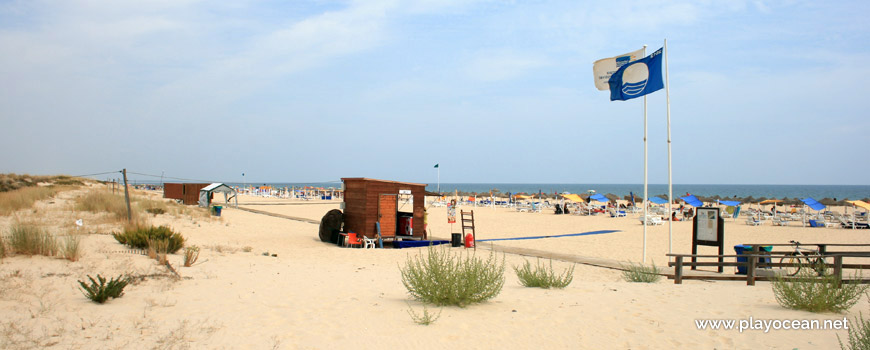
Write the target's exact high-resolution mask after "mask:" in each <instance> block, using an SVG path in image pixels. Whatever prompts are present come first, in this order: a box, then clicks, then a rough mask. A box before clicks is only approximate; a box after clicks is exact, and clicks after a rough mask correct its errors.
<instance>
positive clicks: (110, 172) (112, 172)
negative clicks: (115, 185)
mask: <svg viewBox="0 0 870 350" xmlns="http://www.w3.org/2000/svg"><path fill="white" fill-rule="evenodd" d="M120 172H121V171H120V170H118V171H107V172H105V173H96V174H87V175H73V177H87V176H97V175H106V174H114V173H120Z"/></svg>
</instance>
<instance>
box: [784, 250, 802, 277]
mask: <svg viewBox="0 0 870 350" xmlns="http://www.w3.org/2000/svg"><path fill="white" fill-rule="evenodd" d="M779 262H780V263H783V264H788V266H783V267H782V269H783V270H785V274H786V275H789V276H794V275H797V274H798V272H800V271H801V266H803V265H805V264H806V261H804V259H803V258H801V257H800V256H798V255H792V256H787V257H784V258H782V259H779Z"/></svg>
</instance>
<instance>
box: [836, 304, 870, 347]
mask: <svg viewBox="0 0 870 350" xmlns="http://www.w3.org/2000/svg"><path fill="white" fill-rule="evenodd" d="M837 342H839V343H840V349H849V350H859V349H860V350H867V349H870V321H867V320H864V315H862V314H861V313H858V318H856V319H854V320H853V321H852V325H851V326H850V327H849V339H848V343H846V344H845V345H844V344H843V340H842V339H840V336H839V335H837Z"/></svg>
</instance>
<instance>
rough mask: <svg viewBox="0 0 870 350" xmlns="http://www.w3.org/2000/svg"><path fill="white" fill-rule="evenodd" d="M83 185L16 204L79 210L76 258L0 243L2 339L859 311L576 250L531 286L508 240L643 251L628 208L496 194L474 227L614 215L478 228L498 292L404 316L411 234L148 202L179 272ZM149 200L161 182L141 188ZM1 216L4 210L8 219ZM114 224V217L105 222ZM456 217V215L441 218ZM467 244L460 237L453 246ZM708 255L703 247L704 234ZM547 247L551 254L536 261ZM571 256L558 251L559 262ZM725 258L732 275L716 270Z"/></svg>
mask: <svg viewBox="0 0 870 350" xmlns="http://www.w3.org/2000/svg"><path fill="white" fill-rule="evenodd" d="M75 195H77V192H75V191H73V192H62V193H61V194H60V195H59V197H58V198H55V199H52V200H50V201H43V202H39V203H37V206H36V207H35V209H34V210H27V211H22V212H20V213H17V214H16V215H15V217H18V218H19V219H26V218H28V217H37V216H39V217H42V216H40V215H43V216H44V215H48V216H49V217H52V218H54V219H53V221H52V222H47V223H46V224H47V225H48V226H50V227H52V230H54V231H56V232H66V231H64V230H69V229H70V227H72V222H74V221H75V220H77V219H80V218H81V219H83V221H84V225H83V227H82V228H81V231H82V232H81V234H82V237H83V238H82V256H81V259H79V260H78V261H75V262H70V261H67V260H63V259H59V258H48V257H42V256H33V257H28V256H20V255H16V256H11V257H6V258H4V259H3V260H2V262H0V288H2V289H0V290H2V293H0V310H2V311H0V319H2V320H3V321H2V324H0V327H2V334H0V345H2V347H3V348H10V349H18V348H22V349H24V348H52V349H94V348H106V349H122V348H131V347H132V348H155V349H164V348H168V349H183V348H190V349H335V348H339V349H384V348H422V349H443V348H461V349H465V348H473V349H501V348H509V349H526V348H544V349H602V348H605V349H606V348H615V349H662V348H687V349H699V348H702V349H712V348H718V349H759V348H769V349H795V348H799V349H832V348H838V342H837V336H838V335H839V336H840V337H841V338H843V337H845V336H846V334H847V333H846V331H845V330H839V331H837V330H782V329H780V330H769V331H768V332H765V331H764V330H744V331H743V332H739V331H738V330H736V329H733V330H709V329H707V330H699V329H698V328H697V327H696V320H707V319H712V320H715V319H723V320H737V321H739V320H748V319H750V318H751V319H753V320H758V319H763V320H784V321H785V320H788V321H791V320H820V321H824V320H842V319H843V318H848V319H852V318H854V317H856V316H857V315H858V313H859V312H861V311H866V310H867V309H868V306H870V305H868V302H867V300H866V298H865V299H862V300H861V301H860V302H859V303H858V304H857V305H855V306H854V307H853V308H851V309H850V310H849V311H848V312H845V313H821V314H816V313H809V312H803V311H795V310H789V309H785V308H783V307H781V306H779V305H778V304H777V302H776V300H775V299H774V295H773V292H772V290H771V286H770V283H769V282H759V283H758V284H757V285H756V286H751V287H750V286H746V284H745V282H730V281H717V282H710V281H686V282H685V283H684V284H682V285H674V284H673V281H670V280H667V279H664V280H662V281H660V282H658V283H654V284H642V283H628V282H625V281H623V280H622V278H621V272H620V271H618V270H614V269H610V268H601V267H595V266H590V265H586V264H576V270H575V274H574V276H575V277H574V281H573V283H572V284H571V285H569V286H568V287H567V288H565V289H561V290H560V289H555V290H545V289H538V288H526V287H523V286H521V285H520V284H519V282H518V279H517V277H516V275H515V273H514V272H513V266H517V265H520V264H522V263H523V262H524V261H526V260H528V261H532V262H533V263H534V260H535V259H536V258H534V257H531V256H523V255H518V254H514V253H504V252H502V250H505V249H507V250H510V249H527V250H530V251H533V252H535V254H538V255H539V256H543V257H544V258H547V257H548V256H552V255H557V254H558V255H572V256H575V257H577V259H578V260H582V259H584V258H594V259H604V260H607V261H613V262H615V263H617V264H618V263H628V262H630V261H633V262H638V261H640V259H641V249H642V230H643V226H641V224H640V223H639V221H638V220H637V215H629V216H628V217H625V218H610V217H608V216H605V215H599V216H573V215H558V216H557V215H554V214H553V213H552V212H549V211H545V212H543V213H521V212H517V211H515V210H512V209H506V208H484V207H479V208H463V209H466V210H468V209H473V210H474V212H475V219H476V224H477V236H478V239H479V240H482V239H492V238H510V237H524V236H538V235H560V234H570V233H581V232H589V231H596V230H616V232H613V233H607V234H601V235H592V236H571V237H562V238H547V239H536V240H522V241H498V242H493V243H486V242H480V243H479V245H478V250H477V253H476V254H477V255H479V256H480V255H482V256H486V255H487V254H490V253H491V251H495V252H496V254H498V256H499V257H504V260H505V264H506V266H507V268H506V271H505V278H506V282H505V286H504V288H503V290H502V292H501V294H499V295H498V296H497V297H495V298H494V299H492V300H490V301H488V302H484V303H482V304H475V305H471V306H468V307H466V308H458V307H443V308H437V307H433V306H429V307H428V308H429V309H430V310H435V311H436V312H437V311H438V310H439V309H440V312H441V316H440V318H439V319H438V320H437V321H436V322H434V323H433V324H431V325H428V326H422V325H418V324H416V323H415V322H414V321H413V320H412V319H411V317H410V316H409V314H408V310H409V309H412V310H414V311H415V312H417V313H420V312H422V310H423V304H421V303H420V302H417V301H414V300H412V299H411V297H410V296H409V295H408V293H407V291H406V289H405V288H404V287H403V285H402V282H401V276H400V272H399V269H400V267H401V266H404V265H405V263H406V261H407V259H408V258H409V257H413V256H416V255H419V254H425V253H426V250H425V249H424V248H413V249H374V250H371V249H369V250H365V249H344V248H339V247H336V246H335V245H331V244H327V243H323V242H321V241H320V240H319V239H318V237H317V232H318V231H317V230H318V225H316V224H312V223H309V222H303V221H297V220H289V219H285V218H280V217H274V216H268V215H263V214H259V213H253V212H249V211H245V210H242V209H244V208H249V209H255V210H258V211H265V212H270V213H275V214H280V215H285V216H293V217H300V218H307V219H311V220H320V218H321V217H322V216H323V215H324V214H325V213H326V212H327V211H328V210H330V209H337V208H339V201H319V200H313V201H298V200H286V199H276V198H263V197H251V196H240V198H239V205H240V207H241V208H238V209H237V208H231V207H225V208H224V210H223V213H222V216H220V217H204V216H192V215H190V216H181V217H178V216H173V215H169V214H161V215H154V216H152V217H150V218H149V220H150V222H151V223H152V224H154V225H168V226H170V227H172V228H173V229H174V230H176V231H178V232H180V233H181V234H183V235H184V236H185V237H186V238H187V244H188V245H197V246H199V247H201V248H202V253H201V255H200V258H199V261H198V262H197V263H196V264H194V265H193V266H192V267H182V257H181V256H180V255H178V254H175V255H171V256H170V257H169V262H170V263H171V264H172V265H173V266H175V268H176V270H177V271H178V273H179V275H180V276H181V278H180V279H178V278H174V277H173V275H172V274H171V273H169V272H167V269H166V268H165V267H164V266H161V265H158V264H157V263H156V262H155V261H154V260H152V259H149V258H148V257H146V256H144V255H139V254H133V253H130V251H129V250H127V248H126V247H124V246H122V245H121V244H119V243H117V242H116V241H115V239H114V238H113V237H112V236H111V235H110V234H109V233H110V232H111V230H112V227H111V226H110V225H100V224H97V223H98V222H100V219H99V217H97V216H95V215H94V214H92V213H86V212H77V211H75V210H74V209H71V206H70V204H69V201H70V198H72V196H75ZM140 195H143V196H152V197H159V196H160V194H159V192H148V193H141V194H140ZM428 213H429V229H430V232H431V235H432V237H433V238H441V239H449V236H450V235H449V234H450V232H451V227H450V224H448V223H447V220H446V209H445V208H443V207H430V208H428ZM13 220H14V218H13V216H8V217H0V228H2V232H3V233H4V234H7V233H6V232H7V231H8V228H9V227H10V226H11V225H12V222H13ZM115 229H117V228H115ZM452 230H453V231H456V232H458V228H457V227H453V228H452ZM647 235H648V237H647V238H648V241H647V245H648V247H647V249H648V251H647V260H648V261H655V263H656V264H657V265H659V266H665V265H666V264H667V261H668V260H667V257H666V256H665V254H666V253H667V252H668V225H667V223H665V224H664V225H661V226H649V227H648V232H647ZM725 239H726V244H725V246H726V248H727V249H726V254H730V253H732V252H733V251H732V250H731V249H730V247H731V246H733V245H736V244H741V243H755V242H761V243H787V242H788V241H789V240H799V241H802V242H807V243H814V242H819V241H824V242H829V243H870V238H868V236H867V235H866V231H864V230H846V229H840V228H807V227H774V226H770V225H769V224H767V225H764V226H758V227H755V226H748V225H746V224H745V223H744V222H743V221H742V220H740V219H738V220H736V221H731V220H730V219H729V221H728V222H727V223H726V231H725ZM690 243H691V222H675V223H674V227H673V251H674V252H675V253H689V252H690V250H691V246H690ZM448 249H450V250H451V251H454V252H459V251H463V252H465V249H464V248H448ZM707 250H708V251H705V250H702V251H701V252H702V253H704V252H708V253H711V254H712V253H714V252H715V249H714V248H707ZM545 261H546V260H545ZM571 264H572V263H570V262H567V261H563V260H553V266H554V267H555V268H556V269H557V270H560V271H561V270H562V269H564V268H567V267H568V266H570V265H571ZM97 273H99V274H101V275H103V276H117V275H120V274H124V273H127V274H132V275H135V276H140V277H141V278H140V279H139V280H138V281H137V282H136V283H134V284H133V285H130V286H128V287H127V289H126V290H125V295H124V296H123V297H121V298H118V299H113V300H110V301H109V302H107V303H106V304H103V305H99V304H96V303H93V302H91V301H89V300H88V299H86V298H85V297H84V296H82V294H81V292H80V290H79V288H78V283H77V280H82V279H84V278H86V275H92V276H93V275H96V274H97ZM726 273H733V272H732V271H726Z"/></svg>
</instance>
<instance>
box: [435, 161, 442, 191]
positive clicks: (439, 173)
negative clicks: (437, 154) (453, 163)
mask: <svg viewBox="0 0 870 350" xmlns="http://www.w3.org/2000/svg"><path fill="white" fill-rule="evenodd" d="M437 165H438V168H436V169H438V193H441V164H440V163H439V164H437Z"/></svg>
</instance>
